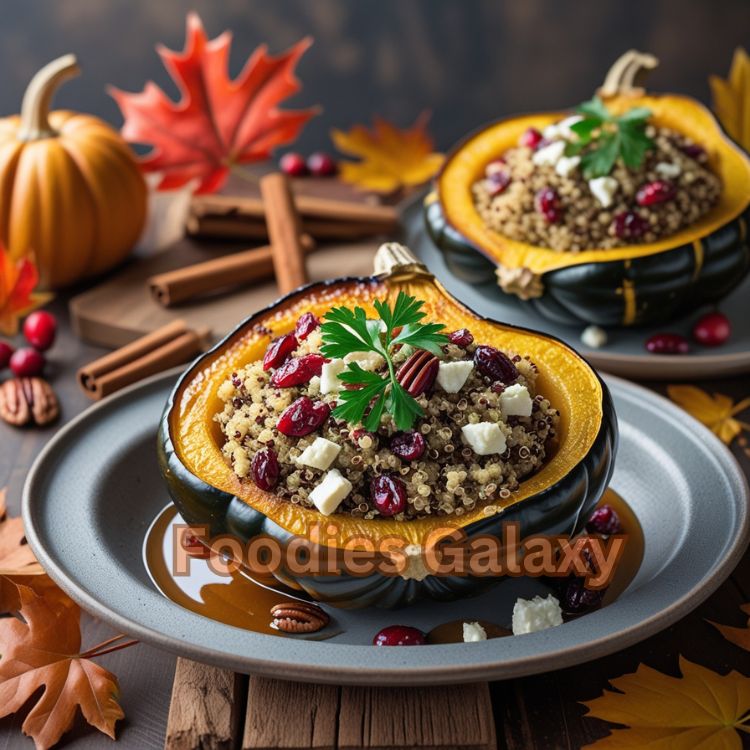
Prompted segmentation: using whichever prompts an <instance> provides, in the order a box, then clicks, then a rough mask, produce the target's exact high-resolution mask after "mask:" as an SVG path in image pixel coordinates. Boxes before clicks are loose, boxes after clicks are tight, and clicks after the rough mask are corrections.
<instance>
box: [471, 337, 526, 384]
mask: <svg viewBox="0 0 750 750" xmlns="http://www.w3.org/2000/svg"><path fill="white" fill-rule="evenodd" d="M474 364H475V365H476V368H477V370H479V372H480V373H481V374H482V375H485V376H487V377H488V378H491V379H492V380H499V381H500V382H501V383H506V384H508V383H512V382H513V381H515V380H517V379H518V370H517V369H516V366H515V365H514V364H513V363H512V362H511V361H510V358H509V357H508V356H507V355H506V354H503V353H502V352H501V351H498V350H497V349H495V348H494V347H492V346H484V345H482V346H478V347H477V348H476V351H475V352H474Z"/></svg>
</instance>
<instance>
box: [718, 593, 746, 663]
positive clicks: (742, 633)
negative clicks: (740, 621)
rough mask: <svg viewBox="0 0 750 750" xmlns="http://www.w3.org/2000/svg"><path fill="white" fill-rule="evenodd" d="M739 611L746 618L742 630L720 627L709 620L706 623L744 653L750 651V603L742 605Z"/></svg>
mask: <svg viewBox="0 0 750 750" xmlns="http://www.w3.org/2000/svg"><path fill="white" fill-rule="evenodd" d="M740 610H742V611H743V612H744V613H745V614H746V615H747V616H748V621H747V625H746V626H745V627H744V628H735V627H732V626H731V625H721V624H720V623H718V622H711V620H709V621H708V622H710V623H711V625H713V626H714V627H715V628H716V629H717V630H718V631H719V632H720V633H721V634H722V635H723V636H724V637H725V638H726V639H727V640H728V641H730V642H731V643H734V645H735V646H739V647H740V648H744V649H745V651H750V603H749V604H743V605H742V606H741V607H740Z"/></svg>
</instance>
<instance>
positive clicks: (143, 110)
mask: <svg viewBox="0 0 750 750" xmlns="http://www.w3.org/2000/svg"><path fill="white" fill-rule="evenodd" d="M231 42H232V34H231V32H229V31H225V32H224V33H223V34H221V35H220V36H218V37H216V39H208V38H207V37H206V32H205V30H204V29H203V24H202V23H201V20H200V18H199V17H198V15H197V14H196V13H190V14H188V17H187V34H186V40H185V49H184V50H183V51H182V52H175V51H173V50H169V49H166V48H165V47H163V46H161V45H160V46H158V47H157V52H158V53H159V56H160V57H161V59H162V62H163V63H164V67H165V68H166V69H167V71H168V72H169V74H170V75H171V77H172V78H173V80H174V81H175V83H176V84H177V87H178V88H179V90H180V93H181V98H180V100H179V101H177V102H173V101H172V100H171V99H170V98H169V97H168V96H167V95H166V94H165V93H164V92H163V91H162V90H161V89H160V88H159V87H158V86H157V85H156V84H155V83H153V82H152V81H149V82H148V83H147V84H146V85H145V87H144V88H143V91H142V92H141V93H138V94H129V93H126V92H124V91H121V90H119V89H117V88H114V87H110V93H111V94H112V96H113V97H114V98H115V101H116V102H117V104H118V105H119V107H120V110H121V111H122V114H123V117H124V118H125V123H124V125H123V127H122V135H123V137H124V138H125V139H126V140H127V141H130V142H131V143H145V144H148V145H150V146H151V147H152V150H151V152H150V153H149V154H148V155H147V156H146V157H144V158H143V159H142V160H141V165H142V168H143V170H144V171H146V172H161V173H163V177H162V179H161V181H160V183H159V185H158V186H157V187H158V189H159V190H168V189H171V188H176V187H180V186H182V185H184V184H185V183H187V182H189V181H190V180H193V179H198V180H199V181H200V184H199V186H198V188H197V190H196V192H198V193H211V192H214V191H216V190H218V189H219V188H220V187H221V186H222V184H223V183H224V181H225V180H226V178H227V175H228V174H229V170H230V169H231V167H232V165H234V164H243V163H248V162H253V161H260V160H263V159H267V158H269V156H270V155H271V151H272V149H274V148H275V147H276V146H280V145H283V144H288V143H291V142H293V141H294V140H295V138H297V136H298V135H299V133H300V131H301V130H302V128H303V127H304V125H305V123H307V121H308V120H309V119H310V118H311V117H312V116H313V115H315V114H316V113H317V109H315V108H313V109H305V110H282V109H279V108H278V105H279V104H280V103H281V102H282V101H283V100H284V99H286V98H287V97H289V96H292V95H293V94H296V93H297V92H298V91H299V90H300V89H301V84H300V82H299V81H298V79H297V78H296V77H295V75H294V69H295V67H296V65H297V62H298V61H299V59H300V57H301V56H302V55H303V53H304V52H305V50H307V48H308V47H309V46H310V45H311V44H312V39H311V38H310V37H305V38H304V39H302V40H300V41H299V42H297V44H295V45H294V46H293V47H292V48H291V49H289V50H288V51H286V52H284V53H283V54H281V55H279V56H278V57H271V56H270V55H268V54H267V48H266V47H265V45H261V46H260V47H258V48H257V49H256V50H255V52H253V54H252V55H251V56H250V57H249V59H248V61H247V62H246V63H245V67H244V68H243V70H242V72H241V73H240V74H239V76H237V78H235V79H234V80H232V79H231V78H229V75H228V62H229V50H230V46H231Z"/></svg>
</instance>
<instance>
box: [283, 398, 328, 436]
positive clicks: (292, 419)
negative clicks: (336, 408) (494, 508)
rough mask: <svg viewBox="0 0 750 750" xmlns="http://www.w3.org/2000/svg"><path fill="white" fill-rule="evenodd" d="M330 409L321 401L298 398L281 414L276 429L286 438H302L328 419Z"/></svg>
mask: <svg viewBox="0 0 750 750" xmlns="http://www.w3.org/2000/svg"><path fill="white" fill-rule="evenodd" d="M330 413H331V407H330V406H328V404H326V403H324V402H323V401H313V400H312V399H310V398H308V397H307V396H300V397H299V398H298V399H297V400H296V401H294V402H293V403H291V404H290V405H289V406H287V407H286V409H284V411H283V412H281V416H280V417H279V421H278V422H277V423H276V428H277V429H278V431H279V432H281V433H282V434H284V435H286V436H287V437H304V436H305V435H309V434H310V433H311V432H314V431H315V430H317V429H318V427H320V425H322V424H323V422H325V421H326V419H328V415H329V414H330Z"/></svg>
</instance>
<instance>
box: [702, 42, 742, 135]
mask: <svg viewBox="0 0 750 750" xmlns="http://www.w3.org/2000/svg"><path fill="white" fill-rule="evenodd" d="M709 83H710V85H711V94H712V96H713V104H714V111H715V112H716V115H717V116H718V118H719V120H720V121H721V124H722V125H723V126H724V129H725V130H726V131H727V133H729V135H730V136H731V137H732V138H734V140H735V141H737V143H739V144H740V146H742V148H744V149H750V55H748V54H747V52H746V51H745V50H744V49H743V48H742V47H737V49H736V50H735V51H734V57H733V58H732V67H731V68H730V70H729V75H728V76H727V79H726V80H724V79H723V78H719V76H711V77H710V78H709Z"/></svg>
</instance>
